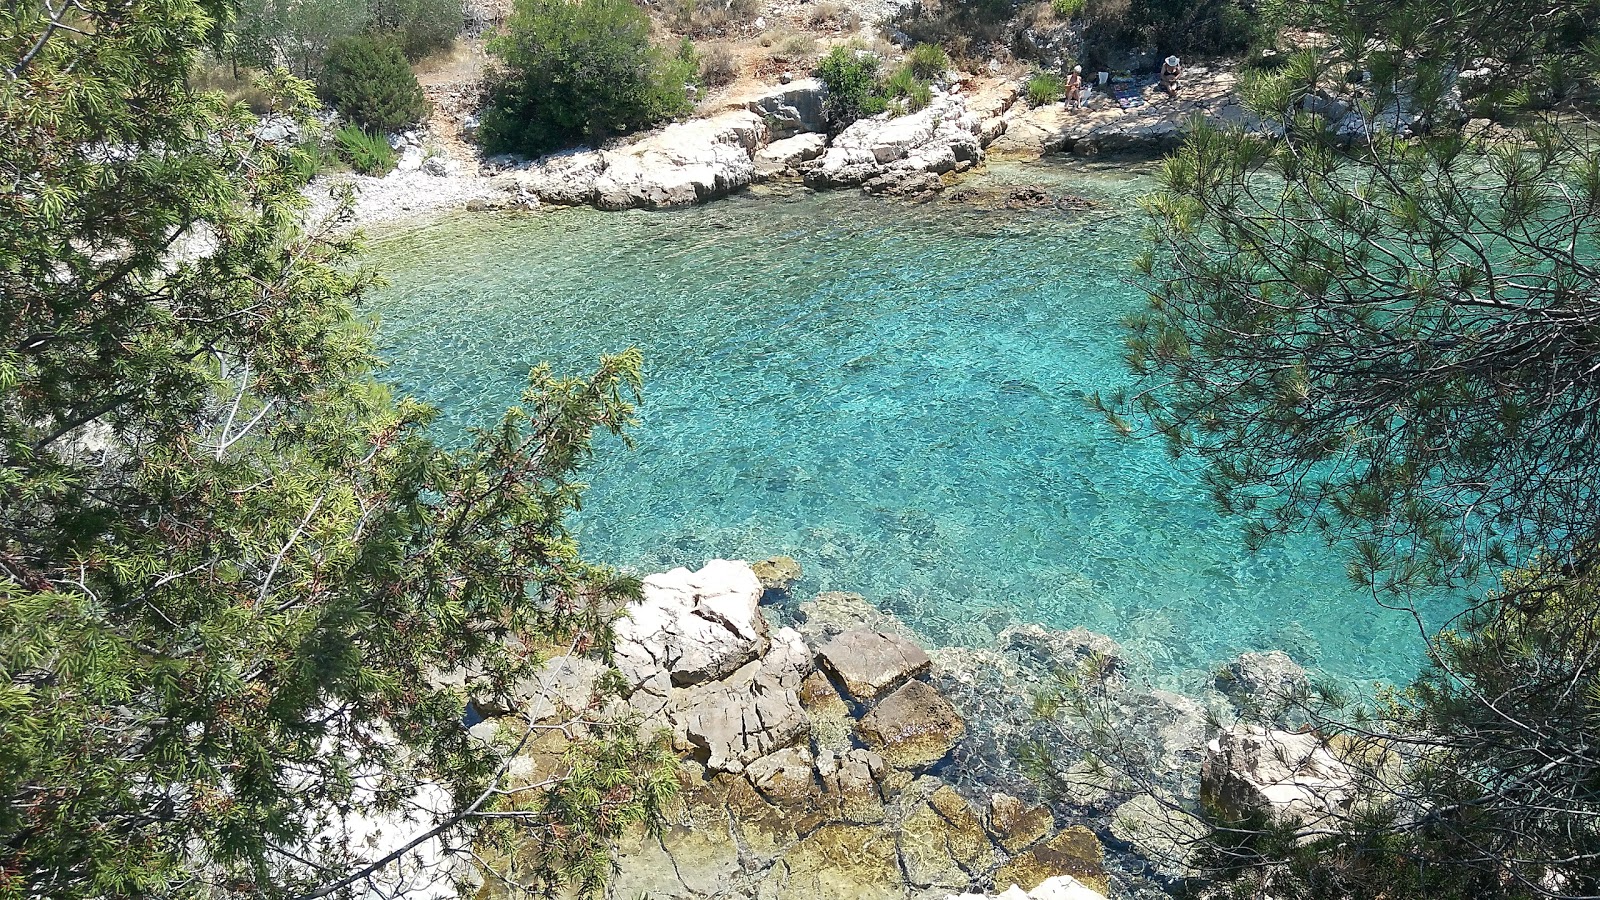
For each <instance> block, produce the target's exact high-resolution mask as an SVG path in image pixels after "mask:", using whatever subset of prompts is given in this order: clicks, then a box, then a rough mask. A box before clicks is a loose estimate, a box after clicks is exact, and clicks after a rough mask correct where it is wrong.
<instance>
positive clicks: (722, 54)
mask: <svg viewBox="0 0 1600 900" xmlns="http://www.w3.org/2000/svg"><path fill="white" fill-rule="evenodd" d="M738 77H739V59H738V57H736V56H734V55H733V51H732V50H729V49H728V48H727V47H725V46H723V45H721V44H718V45H717V46H715V47H712V48H711V50H710V51H709V52H707V53H706V55H705V56H703V57H701V58H700V80H701V81H702V82H704V83H705V84H707V85H710V86H712V87H721V86H722V85H724V84H731V83H732V82H733V81H734V79H736V78H738Z"/></svg>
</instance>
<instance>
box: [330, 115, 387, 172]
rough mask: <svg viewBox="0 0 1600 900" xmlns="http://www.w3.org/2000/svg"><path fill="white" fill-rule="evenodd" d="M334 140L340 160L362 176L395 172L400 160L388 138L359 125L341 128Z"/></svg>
mask: <svg viewBox="0 0 1600 900" xmlns="http://www.w3.org/2000/svg"><path fill="white" fill-rule="evenodd" d="M333 140H334V145H335V147H336V148H337V149H338V153H339V158H340V159H342V160H344V161H345V162H347V163H349V164H350V168H352V169H355V170H356V172H357V173H359V174H361V175H387V174H388V173H389V172H391V171H393V169H394V167H395V163H396V161H397V159H398V158H397V157H396V156H395V152H394V148H392V147H390V146H389V139H388V138H387V137H385V136H384V135H382V134H378V133H374V132H371V131H367V130H365V129H363V128H362V127H361V126H359V125H346V126H344V127H343V128H340V129H339V130H338V131H337V132H335V133H334V137H333Z"/></svg>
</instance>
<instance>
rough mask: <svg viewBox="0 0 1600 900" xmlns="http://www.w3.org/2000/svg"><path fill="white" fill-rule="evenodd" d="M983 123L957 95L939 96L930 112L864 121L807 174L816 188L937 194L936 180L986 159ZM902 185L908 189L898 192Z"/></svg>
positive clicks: (853, 125)
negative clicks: (868, 187)
mask: <svg viewBox="0 0 1600 900" xmlns="http://www.w3.org/2000/svg"><path fill="white" fill-rule="evenodd" d="M979 131H980V123H979V121H978V117H977V116H975V115H973V114H972V113H969V112H968V111H967V108H966V104H965V101H964V100H963V99H962V97H961V96H959V95H957V94H946V93H942V92H937V91H936V92H935V94H934V97H933V100H932V101H931V102H930V103H929V104H928V106H926V107H925V108H923V109H921V110H919V111H917V112H914V113H911V114H909V115H904V116H890V115H889V114H888V113H883V114H880V115H877V116H873V117H871V118H867V119H860V120H857V121H856V122H853V123H851V125H850V126H849V127H848V128H846V129H845V130H844V131H843V132H841V133H840V134H839V136H838V137H836V138H834V140H833V143H832V144H831V145H829V147H828V149H827V150H826V151H825V152H824V153H823V154H822V156H821V157H820V158H819V159H817V160H816V161H815V162H814V163H811V164H810V165H808V166H807V167H806V168H805V170H804V171H803V175H804V176H805V180H806V183H807V184H808V185H811V186H812V187H818V188H828V187H848V186H855V185H865V184H868V183H871V184H873V186H874V187H873V190H874V192H875V193H904V192H909V191H910V190H911V188H912V186H915V189H916V190H917V191H922V190H927V189H930V188H931V185H932V182H931V181H930V180H929V179H930V176H934V177H936V176H938V175H940V174H942V173H945V172H950V171H954V170H956V169H958V168H963V167H970V166H972V165H973V164H975V163H977V162H979V161H981V160H982V159H983V148H982V146H980V144H979V140H978V133H979ZM901 182H905V186H903V187H896V185H899V184H900V183H901Z"/></svg>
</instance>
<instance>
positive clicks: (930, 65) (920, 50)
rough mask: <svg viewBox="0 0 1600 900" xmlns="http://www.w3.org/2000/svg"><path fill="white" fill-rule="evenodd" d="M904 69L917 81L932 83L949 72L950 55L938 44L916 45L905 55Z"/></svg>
mask: <svg viewBox="0 0 1600 900" xmlns="http://www.w3.org/2000/svg"><path fill="white" fill-rule="evenodd" d="M906 68H907V69H909V70H910V71H911V74H912V76H913V77H915V78H916V79H918V80H919V81H933V80H934V79H936V78H941V77H943V76H944V74H945V73H946V72H948V71H950V55H949V54H948V53H945V52H944V48H943V47H940V46H939V45H938V44H918V45H916V46H915V47H912V48H911V52H910V53H908V54H906Z"/></svg>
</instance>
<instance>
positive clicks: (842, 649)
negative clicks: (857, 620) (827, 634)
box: [817, 628, 933, 703]
mask: <svg viewBox="0 0 1600 900" xmlns="http://www.w3.org/2000/svg"><path fill="white" fill-rule="evenodd" d="M817 663H818V665H819V666H821V668H822V669H823V670H825V671H827V672H828V673H829V674H831V675H832V676H833V677H834V678H835V679H837V680H838V681H839V683H841V684H843V685H844V689H845V692H846V693H848V694H849V695H850V696H851V697H852V698H854V699H855V700H856V701H858V702H863V703H864V702H867V701H870V700H875V699H877V698H878V697H880V696H882V695H883V694H885V693H887V692H888V691H890V690H893V689H894V688H896V687H899V686H900V685H902V684H904V683H905V682H906V681H908V680H910V679H912V678H915V677H917V676H918V675H921V674H923V673H925V672H927V671H928V668H929V667H930V666H931V665H932V664H933V660H932V659H930V658H929V656H928V654H927V652H926V651H924V650H923V649H922V648H921V647H919V646H917V645H916V644H913V643H912V642H911V641H908V640H906V639H905V638H903V637H900V636H899V635H896V634H890V633H887V632H882V631H872V630H869V629H866V628H853V629H851V630H849V631H846V632H844V633H843V634H840V635H839V636H838V637H835V638H833V639H832V640H830V641H828V642H827V643H826V644H823V645H822V647H821V648H820V649H819V650H818V651H817Z"/></svg>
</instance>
